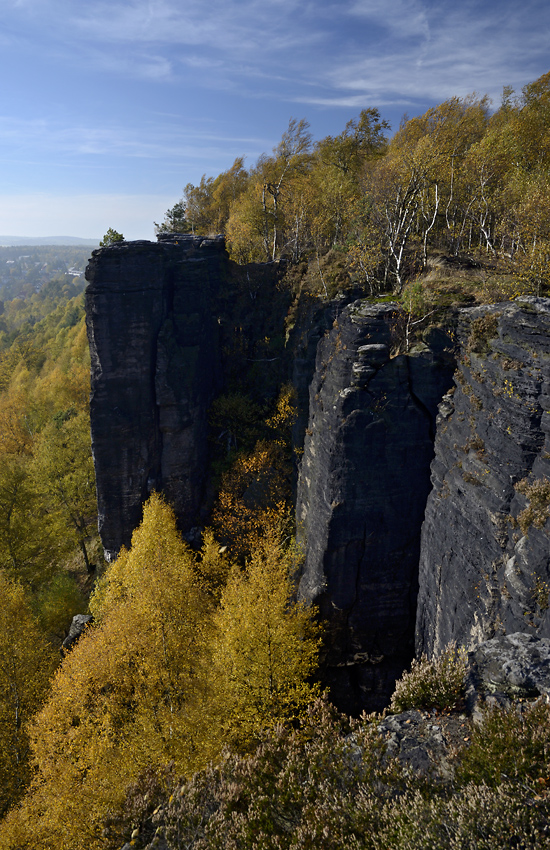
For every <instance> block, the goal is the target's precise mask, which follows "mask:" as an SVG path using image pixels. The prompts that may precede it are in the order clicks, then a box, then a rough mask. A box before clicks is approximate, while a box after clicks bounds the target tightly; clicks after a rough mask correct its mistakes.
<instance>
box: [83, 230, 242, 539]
mask: <svg viewBox="0 0 550 850" xmlns="http://www.w3.org/2000/svg"><path fill="white" fill-rule="evenodd" d="M226 263H227V255H226V252H225V245H224V241H223V239H221V238H217V239H203V238H202V237H192V236H178V235H173V234H170V235H167V236H166V237H162V236H161V237H159V242H158V243H152V242H145V241H144V242H122V243H118V244H114V245H112V246H110V247H107V248H102V249H99V250H97V251H94V252H93V256H92V259H91V260H90V263H89V265H88V268H87V271H86V278H87V280H88V281H89V286H88V288H87V290H86V316H87V325H88V336H89V341H90V352H91V363H92V367H91V402H90V407H91V422H92V447H93V455H94V463H95V469H96V479H97V484H98V508H99V528H100V533H101V538H102V541H103V545H104V547H105V550H106V553H107V555H108V556H109V555H114V554H116V553H117V552H118V550H119V549H120V547H121V546H122V545H126V546H127V545H128V544H129V543H130V537H131V533H132V531H133V529H134V528H135V527H136V526H137V525H138V524H139V522H140V520H141V507H142V504H143V502H144V501H145V500H146V499H147V497H148V495H149V494H150V492H151V491H152V490H153V489H158V490H162V491H163V492H164V493H165V494H166V496H167V498H168V499H169V500H170V502H171V503H172V504H173V505H174V507H175V509H176V512H177V514H178V517H179V518H180V520H181V521H182V523H183V524H185V523H186V522H187V523H189V522H192V521H193V519H194V518H195V514H196V512H197V510H198V508H199V505H200V501H201V495H202V491H203V486H204V478H205V473H206V416H207V410H208V406H209V404H210V402H211V400H212V397H213V395H214V393H215V391H216V389H217V388H218V384H219V372H220V357H219V351H218V324H217V320H216V315H215V310H214V309H213V305H214V304H215V300H216V296H217V293H218V290H219V288H220V283H221V280H222V278H223V276H224V274H225V268H226Z"/></svg>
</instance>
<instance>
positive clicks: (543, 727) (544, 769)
mask: <svg viewBox="0 0 550 850" xmlns="http://www.w3.org/2000/svg"><path fill="white" fill-rule="evenodd" d="M460 774H461V777H462V779H463V780H466V781H468V780H471V781H473V782H484V783H486V784H487V785H490V786H493V787H496V786H497V785H499V784H500V783H501V782H503V781H508V782H515V783H534V784H533V785H532V787H538V788H539V789H545V788H547V787H548V786H550V705H548V703H546V702H544V701H543V700H542V699H539V700H536V701H535V702H531V703H525V704H523V703H518V704H517V705H516V707H513V708H511V709H503V708H498V707H495V708H489V709H486V710H485V711H484V712H483V720H482V723H481V724H478V725H476V726H474V728H473V730H472V740H471V744H470V746H469V747H468V749H467V750H466V751H465V753H464V755H463V758H462V762H461V767H460Z"/></svg>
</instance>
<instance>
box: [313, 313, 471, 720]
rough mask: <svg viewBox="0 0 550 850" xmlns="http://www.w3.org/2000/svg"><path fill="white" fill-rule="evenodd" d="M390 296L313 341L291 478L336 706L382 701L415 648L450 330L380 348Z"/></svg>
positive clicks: (391, 317) (388, 333) (391, 339)
mask: <svg viewBox="0 0 550 850" xmlns="http://www.w3.org/2000/svg"><path fill="white" fill-rule="evenodd" d="M398 315H399V308H398V307H397V305H395V304H385V305H373V304H372V303H369V302H367V301H357V302H355V303H353V304H351V305H350V306H349V307H346V308H345V309H343V311H342V313H341V314H340V316H339V317H338V318H337V319H336V320H335V321H334V325H333V327H332V329H331V330H330V332H327V333H326V334H325V336H324V337H323V338H322V339H321V341H320V342H319V345H318V349H317V361H316V372H315V376H314V379H313V383H312V385H311V389H310V408H309V410H310V412H309V424H308V428H307V432H306V438H305V447H304V455H303V461H302V467H301V472H300V476H299V483H298V497H297V521H298V532H299V534H300V535H301V536H302V539H303V540H304V542H305V566H304V570H303V575H302V577H301V581H300V587H299V593H300V596H301V598H302V599H305V600H307V601H308V602H313V603H315V604H316V605H318V606H319V609H320V613H321V616H322V618H323V619H324V620H325V621H326V622H327V623H328V628H329V636H328V639H327V647H328V650H327V657H326V659H325V681H326V683H327V684H329V685H330V687H331V690H332V698H333V699H334V701H335V702H336V703H337V704H338V705H339V706H340V707H342V708H344V709H345V710H346V711H358V710H361V709H362V708H368V709H370V710H375V709H381V708H382V707H384V706H385V705H387V702H388V698H389V695H390V694H391V692H392V690H393V684H394V681H395V678H396V677H397V676H399V675H400V674H401V672H402V671H403V669H404V667H405V666H406V665H407V664H408V663H409V662H410V660H411V658H412V656H413V642H414V641H413V638H414V621H415V611H416V596H417V587H418V585H417V579H418V572H417V570H418V558H419V547H420V528H421V524H422V517H423V514H424V507H425V504H426V499H427V496H428V492H429V488H430V481H429V466H430V461H431V459H432V457H433V439H434V430H435V416H436V412H437V405H438V402H439V401H440V399H441V397H442V395H443V393H444V392H446V391H447V390H448V389H449V387H450V384H451V376H452V371H453V368H454V366H453V365H451V363H450V362H449V361H450V358H449V356H448V354H447V353H446V352H445V348H446V345H448V344H449V340H448V339H447V338H445V337H444V335H443V334H442V333H441V334H440V335H439V336H438V334H437V333H434V335H433V346H432V347H429V346H427V345H422V346H420V347H419V350H417V351H416V352H415V353H411V354H408V355H399V356H390V354H391V350H392V346H393V345H394V344H395V342H396V339H395V329H396V319H397V318H398Z"/></svg>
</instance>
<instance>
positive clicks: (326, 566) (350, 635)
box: [86, 235, 550, 712]
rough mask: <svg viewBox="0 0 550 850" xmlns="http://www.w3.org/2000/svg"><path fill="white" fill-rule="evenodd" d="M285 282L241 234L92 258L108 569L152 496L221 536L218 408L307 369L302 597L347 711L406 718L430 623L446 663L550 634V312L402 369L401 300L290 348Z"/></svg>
mask: <svg viewBox="0 0 550 850" xmlns="http://www.w3.org/2000/svg"><path fill="white" fill-rule="evenodd" d="M280 274H281V269H280V268H275V267H274V266H272V265H270V264H267V265H263V266H255V267H252V266H250V267H243V268H239V267H233V266H232V264H230V263H228V260H227V255H226V253H225V250H224V243H223V239H221V238H219V239H214V240H208V239H202V238H200V237H197V238H195V237H191V236H181V235H180V236H178V235H168V236H166V237H163V238H161V239H160V241H159V242H158V243H157V244H154V243H149V242H137V243H136V242H134V243H122V244H119V245H114V246H112V247H109V248H105V249H102V250H100V251H96V252H94V255H93V257H92V260H91V262H90V265H89V267H88V270H87V279H88V281H89V286H88V289H87V293H86V298H87V320H88V331H89V338H90V348H91V356H92V395H91V416H92V438H93V452H94V460H95V465H96V475H97V482H98V501H99V514H100V531H101V536H102V540H103V543H104V546H105V549H106V551H107V553H108V554H111V555H112V554H115V553H116V552H117V551H118V550H119V548H120V546H121V545H123V544H126V545H127V544H128V543H129V542H130V536H131V533H132V530H133V528H134V527H135V526H136V525H137V524H138V522H139V521H140V518H141V505H142V503H143V501H144V500H145V499H146V498H147V496H148V495H149V493H150V492H151V490H152V489H159V490H163V491H164V492H165V493H166V495H167V496H168V498H169V500H170V501H171V502H172V504H173V505H174V506H175V508H176V511H177V513H178V516H179V519H180V523H181V525H182V527H189V526H190V525H191V524H194V523H195V522H197V521H198V522H202V521H204V519H205V514H204V505H205V501H204V494H205V488H206V486H207V483H208V482H207V480H206V478H207V468H208V451H207V449H208V446H207V418H208V410H209V406H210V404H211V402H212V400H213V399H214V398H215V396H216V395H217V394H218V393H219V392H220V391H221V389H222V388H223V387H224V386H227V385H228V384H231V385H234V386H236V385H238V382H239V381H241V382H242V385H243V387H244V390H245V392H246V393H247V394H251V395H252V396H253V397H254V395H255V394H258V392H259V393H260V394H262V393H263V397H262V398H260V397H259V396H258V401H259V402H261V403H262V404H263V403H265V402H266V400H269V399H271V400H272V399H273V398H274V397H275V396H276V394H277V387H278V386H279V385H280V383H281V381H283V380H285V379H286V378H287V377H288V376H289V375H291V376H292V380H293V382H294V385H295V387H296V390H297V401H298V414H299V415H298V420H297V422H296V425H295V428H294V443H295V446H296V448H297V450H298V452H299V451H300V449H301V447H302V446H303V457H302V461H301V464H300V470H299V475H298V482H297V533H298V536H299V538H300V539H301V540H302V542H303V546H304V554H305V561H304V566H303V569H302V572H301V575H300V576H299V595H300V597H301V598H302V599H304V600H307V601H308V602H312V603H315V604H317V605H318V606H319V609H320V613H321V616H322V618H323V619H324V621H325V623H326V625H327V641H326V649H325V656H324V659H323V677H324V682H325V683H326V684H328V685H330V687H331V691H332V697H333V699H334V701H335V702H336V703H337V704H338V706H339V707H341V708H342V709H344V710H346V711H348V712H358V711H360V710H362V709H363V708H367V709H370V710H375V709H381V708H382V707H384V706H385V705H386V704H387V702H388V699H389V696H390V694H391V692H392V689H393V683H394V681H395V679H396V677H398V676H399V675H400V674H401V672H402V671H403V669H404V668H405V667H406V666H407V664H408V663H409V662H410V660H411V658H412V657H413V653H414V644H415V624H416V651H417V653H422V652H426V653H427V654H429V655H432V654H434V653H438V652H440V650H441V649H442V648H443V647H444V646H445V645H446V644H447V643H448V642H449V641H451V640H456V641H458V642H459V643H460V644H465V645H467V646H473V645H474V644H475V643H479V642H480V641H482V640H486V639H489V638H492V637H493V636H497V635H499V634H504V633H506V634H510V633H512V632H518V631H519V632H520V631H527V632H530V633H532V634H538V635H539V636H546V637H548V636H550V614H549V608H548V594H549V589H550V545H549V536H550V521H549V520H548V516H549V510H550V483H549V482H550V443H549V430H550V419H549V413H548V411H549V410H550V398H549V391H548V388H549V387H550V335H549V331H550V301H548V300H545V299H534V298H526V299H523V301H521V302H514V303H507V304H498V305H492V306H485V307H476V308H471V309H466V310H460V311H459V312H458V320H457V319H456V316H454V315H450V316H449V321H448V323H447V325H446V327H445V328H432V329H431V331H429V332H426V333H424V335H423V341H422V342H421V343H417V344H416V345H415V346H413V348H412V349H411V350H410V351H408V352H406V353H399V352H400V351H401V352H403V347H404V346H403V313H402V312H401V311H400V308H399V307H398V305H396V304H385V303H378V304H375V303H372V302H370V301H368V300H366V299H365V300H361V299H360V300H356V301H353V303H348V302H349V301H350V300H351V296H350V295H348V296H346V297H340V298H337V299H334V300H333V301H331V302H328V303H325V304H320V303H317V304H316V303H311V304H310V305H309V306H308V307H307V308H306V309H305V310H303V311H302V313H301V315H300V318H299V320H298V321H297V322H296V324H295V327H294V329H293V331H292V332H291V333H290V336H289V341H288V344H287V346H286V348H284V337H283V323H284V316H285V314H286V311H287V310H288V307H289V304H290V301H289V296H288V291H283V289H281V288H279V287H278V285H277V281H278V277H279V276H280ZM278 338H279V341H277V339H278ZM457 364H458V365H457ZM455 368H456V373H455V380H454V386H453V372H454V370H455ZM259 387H260V388H261V389H260V390H259V389H258V388H259ZM438 406H439V412H438ZM434 441H435V456H434ZM430 475H431V478H430ZM201 511H202V514H201Z"/></svg>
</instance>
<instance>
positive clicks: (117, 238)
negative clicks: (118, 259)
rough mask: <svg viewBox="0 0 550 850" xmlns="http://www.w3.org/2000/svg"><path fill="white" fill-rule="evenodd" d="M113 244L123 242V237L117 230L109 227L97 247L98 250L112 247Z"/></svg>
mask: <svg viewBox="0 0 550 850" xmlns="http://www.w3.org/2000/svg"><path fill="white" fill-rule="evenodd" d="M115 242H124V236H123V235H122V233H119V232H118V231H117V230H113V228H112V227H110V228H109V230H108V231H107V233H106V234H105V236H104V237H103V239H102V240H101V242H100V243H99V246H100V248H108V247H109V245H114V244H115Z"/></svg>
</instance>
